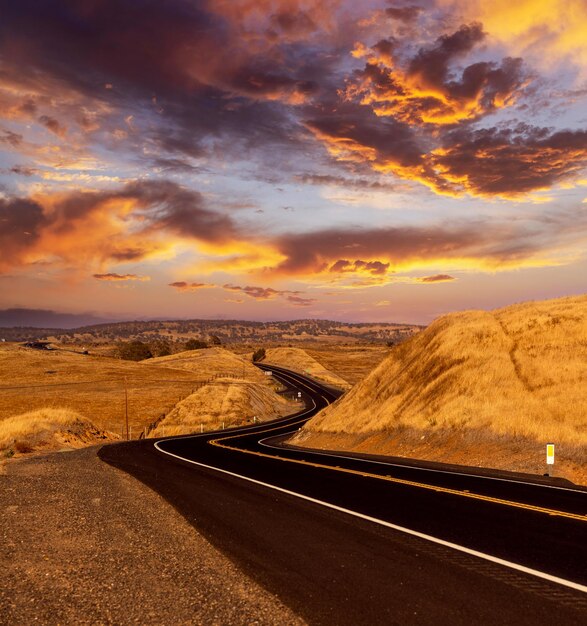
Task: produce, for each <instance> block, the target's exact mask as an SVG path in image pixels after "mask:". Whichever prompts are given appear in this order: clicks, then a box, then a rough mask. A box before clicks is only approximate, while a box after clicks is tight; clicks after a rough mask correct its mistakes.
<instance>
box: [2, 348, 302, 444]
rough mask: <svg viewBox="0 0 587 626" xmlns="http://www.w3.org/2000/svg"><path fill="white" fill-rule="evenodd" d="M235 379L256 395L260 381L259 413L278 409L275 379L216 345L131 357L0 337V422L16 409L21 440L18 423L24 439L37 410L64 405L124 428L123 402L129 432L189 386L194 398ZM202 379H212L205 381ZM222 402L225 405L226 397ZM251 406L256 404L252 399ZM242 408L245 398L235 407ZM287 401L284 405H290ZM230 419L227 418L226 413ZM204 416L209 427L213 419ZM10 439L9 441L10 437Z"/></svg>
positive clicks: (103, 425) (104, 427)
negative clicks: (264, 400)
mask: <svg viewBox="0 0 587 626" xmlns="http://www.w3.org/2000/svg"><path fill="white" fill-rule="evenodd" d="M235 378H238V379H239V380H241V381H242V382H243V384H244V387H243V388H246V389H247V394H248V395H251V394H252V395H253V396H255V397H256V396H258V395H259V392H258V389H259V388H260V387H263V389H264V390H265V392H266V393H265V395H266V396H267V397H268V398H272V400H273V403H271V402H268V403H267V404H263V405H261V406H259V407H258V411H257V413H258V417H259V418H261V419H267V418H268V417H273V416H276V415H281V414H283V410H285V409H284V407H283V404H284V401H283V400H282V398H281V397H280V396H278V395H277V393H276V391H277V389H278V386H277V384H276V383H275V381H273V380H272V379H271V378H269V377H266V376H264V375H263V374H262V373H261V372H260V371H259V370H258V369H257V368H256V367H254V366H253V365H252V364H251V363H250V362H247V361H246V360H245V359H243V358H241V357H239V356H237V355H235V354H233V353H231V352H229V351H227V350H224V349H222V348H211V349H207V350H195V351H189V352H183V353H179V354H175V355H173V356H170V357H161V358H158V359H149V360H147V361H143V362H138V363H137V362H132V361H122V360H119V359H114V358H108V357H99V356H93V355H83V354H80V353H78V352H75V351H69V350H63V349H57V350H51V351H45V350H33V349H28V348H22V347H20V346H19V345H16V344H8V343H5V344H0V424H3V423H4V422H5V421H6V420H7V419H9V418H14V417H15V416H20V418H19V419H20V427H19V428H20V430H19V435H18V437H19V438H22V439H26V437H25V435H24V430H26V428H25V423H28V424H29V431H30V432H29V435H30V437H29V438H30V439H31V440H32V439H35V438H36V433H37V432H38V430H39V428H38V427H37V426H38V424H37V422H38V420H37V417H38V414H37V412H38V411H45V410H54V412H53V413H52V415H53V416H55V415H56V413H55V411H57V413H59V412H63V411H65V413H66V414H67V415H70V416H71V415H72V414H74V415H79V416H81V417H83V418H87V419H89V420H90V422H91V424H92V427H93V428H95V429H96V431H100V432H102V431H108V432H110V433H114V434H115V435H126V432H125V412H126V409H127V407H128V419H129V427H130V431H131V436H132V437H137V436H139V434H140V433H142V432H145V429H148V427H149V425H151V424H153V423H154V422H156V421H158V420H161V419H162V418H163V417H164V416H166V415H168V414H169V413H170V412H171V411H172V410H173V409H174V408H175V407H176V405H177V404H178V402H181V401H183V400H185V399H186V398H188V397H189V396H191V395H192V394H193V393H194V392H196V393H195V394H194V395H197V397H198V398H204V397H206V395H207V392H206V391H204V390H207V391H208V392H210V394H211V396H214V397H216V396H217V395H218V389H221V388H224V389H225V390H226V389H228V388H229V387H230V386H233V385H235V384H236V381H235V380H234V379H235ZM210 382H213V385H212V386H211V385H208V383H210ZM251 390H252V391H251ZM285 404H286V405H287V406H288V407H289V406H290V404H289V403H285ZM224 406H225V407H228V403H225V405H224ZM247 406H248V405H247ZM251 406H255V407H256V406H257V405H256V404H255V403H254V402H253V403H252V404H251ZM244 408H246V407H245V405H243V411H244ZM295 408H296V407H295V406H293V407H291V409H290V412H293V411H295ZM265 411H268V412H267V413H266V412H265ZM286 412H287V411H286ZM23 415H26V416H27V417H22V416H23ZM247 417H250V416H249V415H248V414H247V415H244V413H243V423H244V422H245V421H246V418H247ZM231 419H235V418H234V415H233V417H232V418H231ZM212 422H213V421H211V423H210V424H209V426H210V427H213V426H214V425H215V422H213V423H212ZM6 432H8V431H6ZM100 437H101V435H100V436H98V440H99V439H100ZM12 441H13V443H14V441H15V439H14V437H13V438H12ZM95 442H97V441H95ZM41 447H42V446H41ZM72 447H73V446H72ZM1 449H2V446H1V445H0V450H1Z"/></svg>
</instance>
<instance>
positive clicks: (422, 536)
mask: <svg viewBox="0 0 587 626" xmlns="http://www.w3.org/2000/svg"><path fill="white" fill-rule="evenodd" d="M280 374H281V375H283V376H284V377H287V374H285V373H284V372H280ZM291 378H292V377H290V380H291ZM293 380H294V381H295V382H296V383H297V384H299V385H302V386H304V387H306V389H310V390H311V391H312V392H313V393H316V391H315V390H313V389H311V388H310V387H309V386H308V385H306V384H304V383H303V382H301V381H299V380H296V379H295V377H293ZM322 397H323V398H324V396H322ZM310 399H311V400H312V403H313V404H314V407H312V408H309V409H307V410H306V411H304V412H303V413H300V414H299V415H297V416H296V417H297V418H302V417H303V416H304V415H305V414H306V413H309V412H310V411H312V410H313V409H314V408H315V407H316V403H315V402H314V400H313V398H310ZM324 400H326V398H324ZM326 401H327V400H326ZM292 419H293V418H292ZM284 421H285V420H284ZM252 428H258V426H245V427H242V428H238V429H236V428H235V429H234V430H232V431H231V432H233V433H239V432H243V431H246V430H249V429H252ZM220 432H221V431H220ZM209 435H210V433H207V434H205V435H192V436H189V437H182V439H191V438H194V439H196V438H199V437H202V436H209ZM271 438H272V437H266V438H265V439H262V440H260V441H259V443H260V444H261V445H264V446H265V447H268V448H273V449H280V448H278V447H277V446H271V445H268V444H266V443H263V442H264V441H266V440H267V439H271ZM165 441H169V439H166V440H162V441H157V442H155V444H154V445H155V448H156V449H157V450H159V452H161V453H163V454H167V455H168V456H172V457H174V458H176V459H179V460H181V461H185V462H187V463H191V464H192V465H198V466H200V467H204V468H206V469H210V470H213V471H216V472H220V473H222V474H227V475H229V476H233V477H235V478H240V479H241V480H246V481H248V482H251V483H254V484H257V485H261V486H262V487H266V488H268V489H273V490H274V491H279V492H281V493H285V494H287V495H290V496H294V497H296V498H300V499H302V500H306V501H308V502H313V503H314V504H319V505H320V506H324V507H326V508H329V509H333V510H335V511H339V512H341V513H346V514H347V515H352V516H353V517H358V518H360V519H364V520H367V521H369V522H373V523H375V524H379V525H380V526H385V527H387V528H391V529H392V530H396V531H398V532H402V533H405V534H408V535H412V536H414V537H419V538H420V539H424V540H426V541H430V542H432V543H436V544H438V545H441V546H444V547H447V548H451V549H453V550H457V551H459V552H464V553H465V554H469V555H471V556H475V557H478V558H480V559H484V560H486V561H490V562H492V563H497V564H498V565H502V566H504V567H508V568H510V569H513V570H517V571H519V572H523V573H525V574H529V575H531V576H535V577H537V578H541V579H543V580H547V581H549V582H553V583H556V584H559V585H563V586H565V587H569V588H571V589H574V590H576V591H581V592H583V593H587V586H585V585H581V584H579V583H576V582H573V581H571V580H567V579H565V578H560V577H558V576H553V575H552V574H548V573H546V572H542V571H540V570H536V569H533V568H530V567H526V566H525V565H521V564H519V563H514V562H512V561H507V560H505V559H501V558H499V557H496V556H493V555H491V554H487V553H485V552H480V551H478V550H473V549H472V548H467V547H466V546H461V545H460V544H456V543H452V542H450V541H445V540H444V539H440V538H439V537H434V536H432V535H427V534H425V533H421V532H419V531H416V530H412V529H411V528H406V527H404V526H399V525H397V524H393V523H391V522H387V521H385V520H382V519H379V518H376V517H371V516H370V515H364V514H363V513H359V512H358V511H353V510H351V509H347V508H344V507H340V506H337V505H336V504H331V503H330V502H325V501H323V500H318V499H316V498H312V497H310V496H306V495H304V494H301V493H298V492H296V491H290V490H289V489H284V488H283V487H278V486H277V485H272V484H270V483H266V482H263V481H260V480H256V479H255V478H250V477H248V476H243V475H242V474H237V473H235V472H230V471H228V470H225V469H222V468H219V467H214V466H212V465H207V464H205V463H200V462H199V461H193V460H192V459H187V458H185V457H182V456H179V455H177V454H173V453H172V452H168V451H167V450H163V449H162V448H161V446H160V444H162V443H163V444H164V443H165ZM281 449H282V450H286V449H287V448H281ZM300 452H303V453H309V454H315V455H319V456H330V457H334V458H341V459H346V460H353V461H363V462H366V463H373V464H378V465H389V466H392V467H409V468H411V469H417V470H421V471H429V472H437V473H443V474H455V475H458V476H470V477H474V478H485V479H487V480H499V481H503V482H513V483H520V484H525V485H532V486H538V487H548V488H550V489H561V490H563V491H574V492H575V493H576V492H577V491H576V490H574V489H568V488H565V487H556V486H552V485H540V484H536V483H526V482H524V481H520V480H511V479H507V478H494V477H491V476H480V475H477V474H466V473H461V472H450V471H446V470H435V469H430V468H423V467H413V466H406V465H401V464H397V463H385V462H383V461H372V460H369V459H357V458H355V457H348V456H343V455H335V454H327V453H322V452H313V451H312V452H309V451H306V450H302V451H300Z"/></svg>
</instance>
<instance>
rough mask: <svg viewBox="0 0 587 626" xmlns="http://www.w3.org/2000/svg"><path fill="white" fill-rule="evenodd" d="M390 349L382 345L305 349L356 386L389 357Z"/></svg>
mask: <svg viewBox="0 0 587 626" xmlns="http://www.w3.org/2000/svg"><path fill="white" fill-rule="evenodd" d="M389 350H390V348H388V347H386V346H382V345H355V346H341V345H338V346H327V345H317V346H315V347H314V346H313V347H308V348H305V351H306V352H307V353H308V355H309V356H310V357H312V358H313V359H315V360H316V361H318V363H320V364H321V365H323V366H324V367H325V368H326V369H327V370H330V371H331V372H333V373H335V374H337V375H338V376H340V377H341V378H343V379H344V380H346V382H347V383H350V384H351V385H355V384H356V383H358V382H359V381H360V380H362V379H363V378H365V376H367V374H369V373H370V372H371V371H372V370H373V369H375V367H377V366H378V365H379V363H381V361H383V359H385V358H386V357H388V356H389Z"/></svg>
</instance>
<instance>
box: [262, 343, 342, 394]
mask: <svg viewBox="0 0 587 626" xmlns="http://www.w3.org/2000/svg"><path fill="white" fill-rule="evenodd" d="M263 362H264V363H269V364H272V365H278V366H280V367H286V368H288V369H290V370H293V371H295V372H300V373H302V374H306V375H308V376H311V377H312V378H315V379H316V380H319V381H321V382H323V383H326V384H327V385H334V386H335V387H339V388H340V389H344V390H346V389H349V388H350V386H351V385H350V384H349V383H348V382H347V381H346V380H344V378H342V377H341V376H339V375H338V374H335V373H334V372H333V371H330V370H328V369H326V368H325V367H324V366H323V365H322V364H321V363H319V362H318V361H317V360H316V359H314V358H312V357H311V356H310V355H309V354H308V353H307V352H306V351H305V350H302V349H301V348H268V349H267V351H266V356H265V359H264V360H263Z"/></svg>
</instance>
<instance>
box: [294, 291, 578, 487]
mask: <svg viewBox="0 0 587 626" xmlns="http://www.w3.org/2000/svg"><path fill="white" fill-rule="evenodd" d="M547 442H553V443H555V444H557V464H556V467H555V472H556V473H559V474H560V475H564V476H567V477H569V478H571V479H574V480H576V481H581V482H587V462H586V459H587V296H580V297H571V298H562V299H557V300H550V301H544V302H528V303H523V304H518V305H514V306H510V307H507V308H504V309H499V310H495V311H491V312H486V311H466V312H462V313H455V314H450V315H446V316H443V317H441V318H439V319H438V320H436V321H435V322H434V323H433V324H431V325H430V326H429V327H428V328H427V329H426V330H425V331H423V332H422V333H420V334H418V335H416V336H414V337H412V338H411V339H410V340H408V341H406V342H404V343H403V344H401V345H398V346H395V347H394V348H393V349H392V350H391V351H390V356H389V357H388V358H387V359H385V360H384V361H383V362H382V363H381V364H380V365H379V366H378V367H377V368H376V369H375V370H373V371H372V372H371V373H370V374H369V375H368V376H367V377H366V378H365V379H364V380H363V381H362V382H360V383H358V384H357V385H356V386H355V387H354V388H353V389H352V390H351V391H350V392H349V393H348V394H347V395H346V396H344V397H343V398H341V399H340V400H339V401H338V402H336V403H335V404H334V405H332V406H330V407H328V408H326V409H325V410H324V411H322V412H321V413H320V414H318V415H317V416H316V417H315V418H313V419H312V420H311V421H310V422H309V423H308V424H307V425H306V426H305V427H304V428H303V429H302V431H301V433H300V434H299V435H297V436H296V437H295V438H294V439H293V440H292V443H295V444H297V445H307V446H310V447H324V448H329V449H352V450H356V451H362V452H373V453H380V454H381V453H382V454H393V455H398V456H411V457H419V458H426V459H431V460H438V461H446V462H452V463H460V464H465V465H483V466H488V467H495V468H502V469H509V470H520V471H530V472H539V473H543V472H544V471H545V470H546V467H545V452H544V450H545V444H546V443H547Z"/></svg>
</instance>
